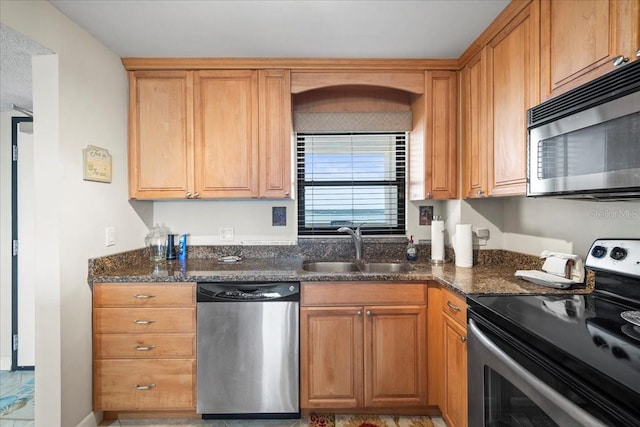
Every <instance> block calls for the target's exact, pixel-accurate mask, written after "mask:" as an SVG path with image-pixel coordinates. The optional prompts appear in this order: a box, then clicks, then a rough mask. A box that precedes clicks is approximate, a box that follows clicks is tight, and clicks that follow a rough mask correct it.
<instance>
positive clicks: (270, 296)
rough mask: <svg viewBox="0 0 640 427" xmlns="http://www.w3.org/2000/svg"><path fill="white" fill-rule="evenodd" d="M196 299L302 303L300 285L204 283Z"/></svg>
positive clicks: (198, 290)
mask: <svg viewBox="0 0 640 427" xmlns="http://www.w3.org/2000/svg"><path fill="white" fill-rule="evenodd" d="M196 298H197V301H198V302H238V303H240V302H261V301H300V283H299V282H275V283H268V282H261V283H253V282H251V283H248V282H238V283H232V282H225V283H219V282H202V283H198V287H197V294H196Z"/></svg>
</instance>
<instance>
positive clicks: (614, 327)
mask: <svg viewBox="0 0 640 427" xmlns="http://www.w3.org/2000/svg"><path fill="white" fill-rule="evenodd" d="M468 302H469V305H470V308H471V309H472V310H474V311H478V312H479V313H480V314H482V312H483V311H484V312H485V314H486V312H487V311H490V312H491V313H492V314H493V315H494V316H491V317H492V318H493V319H495V315H497V316H498V317H499V322H500V324H501V326H503V327H505V328H506V329H508V330H509V331H510V332H511V333H513V334H515V335H516V336H519V337H520V338H522V339H523V340H524V341H525V342H528V343H530V344H531V346H532V347H534V348H538V349H541V350H544V352H545V354H547V355H548V356H551V357H552V358H554V359H556V361H557V362H559V363H562V364H564V365H567V368H568V369H571V370H574V371H576V373H578V374H580V373H582V375H581V376H584V377H586V378H585V380H586V381H588V382H593V383H594V385H595V386H602V382H603V381H606V380H607V377H608V378H611V379H613V380H614V381H616V382H618V383H620V384H621V385H623V386H624V388H627V389H628V391H629V392H630V393H640V326H636V325H633V324H631V323H629V322H627V321H625V320H624V319H623V318H622V317H621V313H623V312H625V311H635V310H640V308H639V307H634V306H632V305H625V304H621V303H620V302H619V301H612V300H610V299H606V298H603V297H601V296H598V295H593V294H592V295H575V294H573V295H554V296H549V295H546V296H545V295H517V296H471V297H469V301H468ZM593 369H595V370H596V371H598V372H599V373H600V374H601V375H602V376H601V375H594V374H593ZM621 390H623V391H624V389H621ZM638 399H640V395H639V396H638ZM638 403H640V400H638Z"/></svg>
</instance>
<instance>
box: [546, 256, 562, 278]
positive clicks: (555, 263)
mask: <svg viewBox="0 0 640 427" xmlns="http://www.w3.org/2000/svg"><path fill="white" fill-rule="evenodd" d="M542 269H543V270H544V271H546V272H547V273H551V274H555V275H556V276H562V277H564V276H565V274H566V272H567V259H566V258H560V257H555V256H550V257H548V258H547V259H545V260H544V264H543V266H542Z"/></svg>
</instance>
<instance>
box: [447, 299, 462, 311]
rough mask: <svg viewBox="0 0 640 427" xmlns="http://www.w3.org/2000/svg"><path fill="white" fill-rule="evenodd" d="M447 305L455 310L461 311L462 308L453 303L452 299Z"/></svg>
mask: <svg viewBox="0 0 640 427" xmlns="http://www.w3.org/2000/svg"><path fill="white" fill-rule="evenodd" d="M447 305H448V306H449V308H450V309H451V310H453V311H460V310H462V309H461V308H460V307H458V306H457V305H453V304H451V301H447Z"/></svg>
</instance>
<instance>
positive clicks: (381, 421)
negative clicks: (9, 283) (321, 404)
mask: <svg viewBox="0 0 640 427" xmlns="http://www.w3.org/2000/svg"><path fill="white" fill-rule="evenodd" d="M309 427H433V423H432V422H431V418H429V417H417V416H414V417H400V416H389V415H332V414H311V415H310V416H309Z"/></svg>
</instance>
